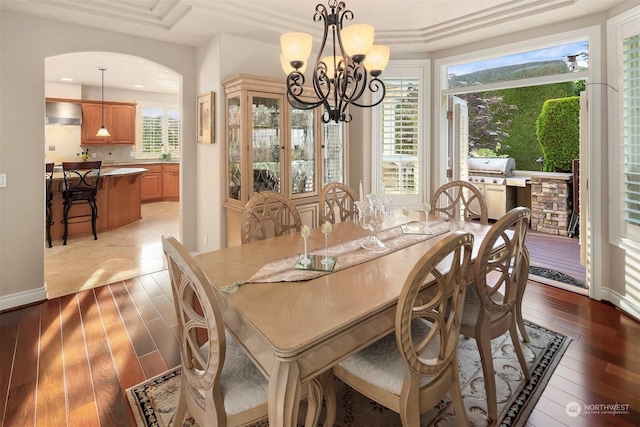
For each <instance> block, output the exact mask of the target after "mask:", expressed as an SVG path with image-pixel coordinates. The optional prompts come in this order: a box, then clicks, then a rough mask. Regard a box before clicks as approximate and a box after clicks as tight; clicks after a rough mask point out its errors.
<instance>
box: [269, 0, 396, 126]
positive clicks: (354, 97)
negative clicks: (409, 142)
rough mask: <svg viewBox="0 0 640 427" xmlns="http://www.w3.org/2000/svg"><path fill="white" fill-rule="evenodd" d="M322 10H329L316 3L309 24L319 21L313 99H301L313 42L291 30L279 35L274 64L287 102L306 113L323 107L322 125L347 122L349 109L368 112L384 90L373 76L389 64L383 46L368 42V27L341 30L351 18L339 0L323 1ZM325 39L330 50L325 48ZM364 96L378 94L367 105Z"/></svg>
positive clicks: (371, 33)
mask: <svg viewBox="0 0 640 427" xmlns="http://www.w3.org/2000/svg"><path fill="white" fill-rule="evenodd" d="M328 6H329V9H330V11H329V10H328V9H327V7H325V6H324V5H322V4H318V5H317V6H316V13H315V14H314V15H313V20H314V21H315V22H319V21H322V22H323V23H324V35H323V37H322V44H321V45H320V51H319V52H318V55H317V56H316V59H315V64H314V67H313V70H312V73H313V74H312V76H311V82H312V86H313V91H314V92H315V99H313V100H309V99H308V98H307V97H304V95H303V92H304V85H305V76H304V72H305V69H306V62H307V59H308V57H309V55H310V54H311V47H312V43H313V38H312V36H311V34H307V33H300V32H293V33H286V34H283V35H282V36H280V46H281V48H282V53H281V55H280V63H281V65H282V68H283V70H284V72H285V73H286V74H287V100H288V101H289V103H290V104H291V105H292V106H293V107H294V108H298V109H301V110H311V109H313V108H317V107H319V106H321V105H323V106H324V108H325V112H324V114H323V115H322V121H323V122H324V123H329V122H330V121H334V122H336V123H338V122H346V123H348V122H350V121H351V114H350V113H349V112H348V111H347V108H348V107H349V105H355V106H357V107H363V108H369V107H374V106H376V105H378V104H380V103H381V102H382V100H383V99H384V96H385V94H386V88H385V85H384V83H383V82H382V80H380V79H379V77H380V75H381V74H382V71H383V70H384V69H385V68H386V66H387V63H388V62H389V48H388V47H387V46H383V45H374V44H373V38H374V29H373V26H371V25H366V24H352V25H349V26H346V27H345V26H344V22H345V21H350V20H352V19H353V12H351V11H350V10H347V9H346V5H345V3H344V2H343V1H337V0H329V2H328ZM328 39H330V40H329V41H330V42H331V43H332V46H331V47H327V41H328ZM325 48H327V51H328V53H329V54H328V55H327V54H325ZM367 92H369V93H371V94H373V93H376V92H379V93H380V97H379V98H378V99H377V100H376V101H373V100H371V101H369V100H367V99H365V98H364V97H363V95H364V94H365V93H367Z"/></svg>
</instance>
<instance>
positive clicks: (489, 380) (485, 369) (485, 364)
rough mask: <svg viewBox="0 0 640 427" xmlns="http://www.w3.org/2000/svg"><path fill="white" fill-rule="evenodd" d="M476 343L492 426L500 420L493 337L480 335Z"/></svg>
mask: <svg viewBox="0 0 640 427" xmlns="http://www.w3.org/2000/svg"><path fill="white" fill-rule="evenodd" d="M476 342H477V343H478V352H479V353H480V361H481V362H482V373H483V375H484V389H485V394H486V399H487V415H488V417H489V425H492V424H493V423H495V422H496V420H497V419H498V398H497V396H496V373H495V368H494V367H493V358H492V357H491V337H490V336H486V337H484V336H482V335H481V334H478V335H477V336H476Z"/></svg>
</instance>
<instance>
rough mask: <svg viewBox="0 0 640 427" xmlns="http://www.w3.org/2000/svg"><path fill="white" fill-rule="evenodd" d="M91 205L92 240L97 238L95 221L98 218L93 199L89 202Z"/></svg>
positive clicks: (96, 207)
mask: <svg viewBox="0 0 640 427" xmlns="http://www.w3.org/2000/svg"><path fill="white" fill-rule="evenodd" d="M89 204H90V205H91V231H93V240H98V234H97V233H96V221H97V219H98V205H97V204H96V202H95V200H94V201H92V202H90V203H89Z"/></svg>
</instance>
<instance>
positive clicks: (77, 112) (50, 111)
mask: <svg viewBox="0 0 640 427" xmlns="http://www.w3.org/2000/svg"><path fill="white" fill-rule="evenodd" d="M44 124H45V125H74V126H79V125H81V124H82V106H81V105H80V104H79V103H76V102H50V101H48V102H47V106H46V113H45V119H44Z"/></svg>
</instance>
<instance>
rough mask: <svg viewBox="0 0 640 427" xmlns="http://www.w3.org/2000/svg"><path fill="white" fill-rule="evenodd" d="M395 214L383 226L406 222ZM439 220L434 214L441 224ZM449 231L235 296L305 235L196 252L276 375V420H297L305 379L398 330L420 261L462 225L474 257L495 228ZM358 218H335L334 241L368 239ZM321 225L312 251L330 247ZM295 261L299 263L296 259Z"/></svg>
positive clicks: (470, 225)
mask: <svg viewBox="0 0 640 427" xmlns="http://www.w3.org/2000/svg"><path fill="white" fill-rule="evenodd" d="M404 221H405V219H404V217H402V215H401V214H400V215H398V214H396V216H394V217H391V218H389V219H387V220H386V221H385V224H384V225H383V228H384V227H387V228H388V227H394V226H400V225H402V224H404ZM435 221H436V218H435V217H433V218H430V224H434V223H435ZM447 224H448V228H449V230H450V231H449V232H445V233H443V234H440V235H437V236H434V237H431V238H428V239H427V240H423V241H421V242H419V243H416V244H412V245H410V246H408V247H406V248H403V249H400V250H397V251H395V252H393V253H389V254H386V255H384V256H381V257H378V258H375V259H372V260H370V261H367V262H363V263H360V264H357V265H353V266H351V267H348V268H344V269H341V270H339V271H334V272H331V273H329V274H325V275H322V276H320V277H317V278H314V279H311V280H303V281H286V282H275V283H246V284H244V285H242V286H240V287H239V288H238V289H237V291H235V292H233V293H231V294H228V293H225V292H222V291H220V288H223V287H225V286H228V285H231V284H233V283H236V282H246V281H248V280H249V279H250V278H251V277H252V276H253V275H254V274H255V273H256V272H258V271H259V270H260V269H261V268H262V267H263V266H265V265H266V264H268V263H271V262H273V261H274V260H277V259H281V258H286V257H289V256H294V255H298V254H301V253H302V252H303V238H302V236H301V235H300V233H296V234H289V235H284V236H280V237H275V238H271V239H267V240H263V241H258V242H254V243H249V244H244V245H241V246H235V247H229V248H225V249H220V250H216V251H212V252H208V253H202V254H198V255H196V256H195V258H196V261H197V262H198V264H199V265H200V266H201V267H202V269H203V270H204V272H205V274H206V275H207V277H208V278H209V280H210V281H211V283H212V284H213V286H214V288H216V290H217V291H218V292H217V297H218V300H219V302H220V305H221V309H222V312H223V317H224V322H225V326H226V327H227V329H228V330H229V332H230V333H231V334H233V336H234V337H235V338H236V339H237V340H238V341H239V342H240V343H241V344H242V345H243V347H244V348H245V349H246V350H247V352H248V353H249V354H250V355H251V357H252V358H253V359H254V361H255V362H256V364H257V365H258V367H259V368H260V369H261V371H262V372H263V373H264V374H265V376H266V377H267V378H268V379H269V396H268V412H269V425H272V426H283V427H289V426H295V425H296V421H297V418H298V408H299V400H300V396H301V393H302V384H306V383H307V382H309V381H310V380H312V379H313V378H317V377H318V376H319V375H320V374H322V373H323V372H326V371H328V370H329V369H331V368H332V367H333V366H334V365H335V364H336V363H338V362H339V361H340V360H342V359H344V358H345V357H347V356H349V355H350V354H352V353H354V352H356V351H358V350H360V349H362V348H364V347H365V346H367V345H369V344H371V343H373V342H375V341H376V340H378V339H380V338H381V337H383V336H385V335H386V334H388V333H390V332H391V331H392V330H393V329H394V325H395V309H396V304H397V302H398V297H399V295H400V292H401V289H402V287H403V284H404V282H405V279H406V278H407V275H408V273H409V272H410V271H411V269H412V267H413V266H414V265H415V263H416V262H417V261H418V259H419V258H420V257H421V256H422V255H423V254H424V253H425V252H426V251H427V250H429V249H430V248H431V247H433V246H434V245H435V244H436V243H438V242H439V241H440V240H442V239H443V238H444V237H445V236H447V235H448V234H450V232H454V231H457V230H462V231H466V232H470V233H472V234H473V235H474V237H475V243H474V251H473V255H472V257H473V258H475V257H476V254H477V252H478V248H479V246H480V244H481V242H482V239H483V237H484V236H485V235H486V233H487V232H488V230H489V229H490V227H489V226H487V225H481V224H479V223H475V222H462V221H449V222H447ZM367 234H368V232H367V231H366V230H364V229H362V228H361V227H359V226H358V225H357V224H354V223H352V222H343V223H339V224H335V225H334V226H333V230H332V232H331V233H330V234H329V235H328V245H329V246H332V245H335V244H338V243H341V242H346V241H351V240H355V239H363V238H366V236H367ZM324 248H325V237H324V235H323V234H322V231H321V229H320V228H317V229H313V230H312V231H311V235H310V236H309V238H308V249H309V251H310V252H314V251H316V252H320V253H321V254H322V253H324V252H323V251H324ZM292 267H293V265H292Z"/></svg>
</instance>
